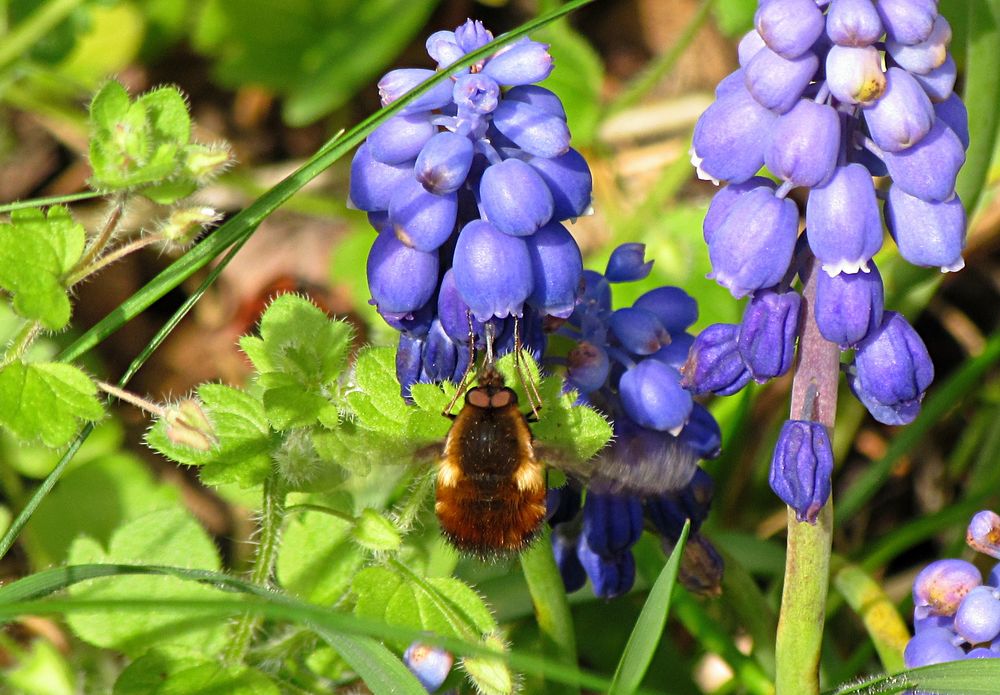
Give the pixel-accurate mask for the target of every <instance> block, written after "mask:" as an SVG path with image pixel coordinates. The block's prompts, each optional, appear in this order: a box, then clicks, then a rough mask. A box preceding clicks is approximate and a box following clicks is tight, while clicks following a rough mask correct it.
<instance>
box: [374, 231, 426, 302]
mask: <svg viewBox="0 0 1000 695" xmlns="http://www.w3.org/2000/svg"><path fill="white" fill-rule="evenodd" d="M437 280H438V255H437V253H435V252H430V253H427V252H425V251H418V250H417V249H413V248H410V247H408V246H405V245H404V244H403V243H402V242H401V241H399V239H397V238H396V237H394V236H393V235H391V234H379V235H378V236H377V237H375V242H374V243H373V244H372V248H371V251H370V252H369V253H368V289H369V291H370V292H371V295H372V301H373V302H374V304H375V306H377V307H378V308H379V310H380V311H388V312H394V313H408V312H411V311H416V310H417V309H419V308H420V307H422V306H423V305H424V304H426V303H427V302H428V300H430V298H431V297H433V296H434V290H435V289H436V288H437Z"/></svg>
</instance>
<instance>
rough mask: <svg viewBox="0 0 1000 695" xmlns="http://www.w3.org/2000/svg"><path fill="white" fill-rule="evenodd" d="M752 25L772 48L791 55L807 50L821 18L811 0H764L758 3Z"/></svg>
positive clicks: (819, 30)
mask: <svg viewBox="0 0 1000 695" xmlns="http://www.w3.org/2000/svg"><path fill="white" fill-rule="evenodd" d="M754 26H756V27H757V32H758V33H759V34H760V35H761V37H762V38H763V39H764V41H765V42H766V43H767V45H768V47H769V48H770V49H771V50H772V51H774V52H775V53H778V54H779V55H782V56H784V57H785V58H790V59H791V58H797V57H799V56H800V55H802V54H803V53H805V52H806V51H808V50H809V48H810V47H811V46H812V45H813V43H814V42H815V41H816V39H818V38H819V37H820V35H821V34H822V33H823V28H824V26H825V21H824V18H823V13H822V12H821V11H820V9H819V8H818V7H817V6H816V3H815V2H814V0H768V1H767V2H762V3H760V5H759V6H758V8H757V14H756V15H755V16H754Z"/></svg>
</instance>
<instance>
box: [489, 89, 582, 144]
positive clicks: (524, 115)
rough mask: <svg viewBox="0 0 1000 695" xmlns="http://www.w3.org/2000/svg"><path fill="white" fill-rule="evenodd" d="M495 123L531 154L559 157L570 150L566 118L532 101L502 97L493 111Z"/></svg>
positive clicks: (506, 135) (498, 128)
mask: <svg viewBox="0 0 1000 695" xmlns="http://www.w3.org/2000/svg"><path fill="white" fill-rule="evenodd" d="M493 125H494V126H495V127H496V129H497V130H498V131H500V133H502V134H503V135H504V136H505V137H507V138H509V139H510V140H511V141H512V142H514V143H515V144H517V146H518V147H520V148H521V149H522V150H524V151H525V152H527V153H528V154H533V155H536V156H538V157H558V156H559V155H561V154H565V153H566V152H567V151H568V150H569V128H568V127H567V125H566V121H565V120H563V119H562V118H560V117H559V116H554V115H552V114H551V113H548V112H547V111H543V110H542V109H540V108H538V107H535V106H532V105H531V104H526V103H524V102H521V101H508V100H507V99H504V100H502V101H501V102H500V104H499V106H497V108H496V111H494V112H493Z"/></svg>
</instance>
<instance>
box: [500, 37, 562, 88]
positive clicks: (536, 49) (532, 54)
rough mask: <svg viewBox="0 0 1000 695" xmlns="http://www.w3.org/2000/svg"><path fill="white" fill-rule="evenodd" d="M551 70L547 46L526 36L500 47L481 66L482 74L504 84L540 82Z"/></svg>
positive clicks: (550, 57)
mask: <svg viewBox="0 0 1000 695" xmlns="http://www.w3.org/2000/svg"><path fill="white" fill-rule="evenodd" d="M551 72H552V56H551V55H549V47H548V46H546V45H545V44H544V43H538V42H537V41H532V40H531V39H527V38H524V39H521V40H520V41H518V42H517V43H514V44H511V45H508V46H505V47H503V48H501V49H500V51H499V52H498V53H496V54H495V55H493V56H492V57H491V58H490V59H489V60H487V61H486V65H484V66H483V74H486V75H489V76H490V77H492V78H493V79H494V80H496V81H497V82H499V83H500V84H506V85H526V84H531V83H532V82H541V81H542V80H544V79H545V78H546V77H548V76H549V73H551Z"/></svg>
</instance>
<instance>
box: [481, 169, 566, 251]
mask: <svg viewBox="0 0 1000 695" xmlns="http://www.w3.org/2000/svg"><path fill="white" fill-rule="evenodd" d="M479 196H480V205H481V206H482V209H483V213H484V214H485V216H486V219H488V220H489V221H490V222H491V223H492V224H493V226H494V227H496V228H497V229H499V230H500V231H501V232H504V233H506V234H513V235H514V236H527V235H529V234H533V233H534V232H535V230H537V229H538V228H539V227H541V226H542V225H543V224H545V223H546V222H548V221H549V220H550V219H551V218H552V211H553V202H552V193H551V192H550V191H549V188H548V186H546V185H545V181H544V180H543V179H542V177H541V175H540V174H539V173H538V172H537V171H536V170H535V169H534V168H533V167H531V166H530V165H528V164H526V163H525V162H522V161H521V160H520V159H507V160H504V161H502V162H500V163H499V164H494V165H493V166H490V167H487V169H486V171H485V172H483V178H482V181H481V182H480V184H479Z"/></svg>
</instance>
